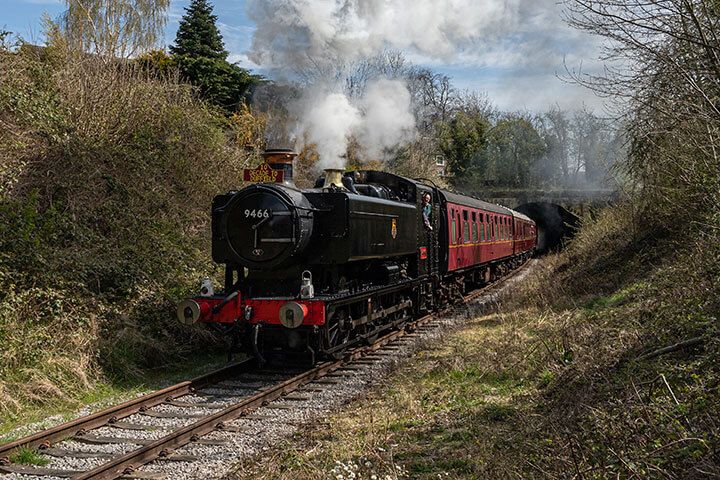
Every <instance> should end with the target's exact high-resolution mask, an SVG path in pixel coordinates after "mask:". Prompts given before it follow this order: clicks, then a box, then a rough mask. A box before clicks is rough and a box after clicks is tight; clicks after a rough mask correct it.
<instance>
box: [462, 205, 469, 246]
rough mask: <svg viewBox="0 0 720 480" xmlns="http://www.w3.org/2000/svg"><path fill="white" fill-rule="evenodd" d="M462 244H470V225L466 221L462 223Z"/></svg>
mask: <svg viewBox="0 0 720 480" xmlns="http://www.w3.org/2000/svg"><path fill="white" fill-rule="evenodd" d="M466 213H467V212H466ZM463 243H470V223H468V221H467V220H465V221H463Z"/></svg>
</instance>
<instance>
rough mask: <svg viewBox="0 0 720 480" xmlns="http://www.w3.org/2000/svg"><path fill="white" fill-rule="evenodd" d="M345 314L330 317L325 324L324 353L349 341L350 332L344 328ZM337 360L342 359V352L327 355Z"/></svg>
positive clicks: (340, 313)
mask: <svg viewBox="0 0 720 480" xmlns="http://www.w3.org/2000/svg"><path fill="white" fill-rule="evenodd" d="M346 320H347V314H346V313H345V312H344V311H341V312H338V313H336V314H335V315H333V316H332V318H331V319H330V321H329V322H327V323H326V324H325V342H324V343H325V351H329V350H333V349H335V348H337V347H340V346H341V345H344V344H345V343H347V342H348V341H349V340H350V330H349V329H347V327H346V323H347V322H346ZM329 355H330V356H331V357H333V358H335V359H336V360H337V359H340V358H342V355H343V353H342V350H340V351H337V352H333V353H330V354H329Z"/></svg>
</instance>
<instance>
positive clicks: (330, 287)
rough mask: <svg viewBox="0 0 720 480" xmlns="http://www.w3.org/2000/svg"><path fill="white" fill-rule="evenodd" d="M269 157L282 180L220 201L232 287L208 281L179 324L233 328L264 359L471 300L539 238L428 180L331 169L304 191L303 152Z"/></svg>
mask: <svg viewBox="0 0 720 480" xmlns="http://www.w3.org/2000/svg"><path fill="white" fill-rule="evenodd" d="M264 157H265V160H266V164H265V165H263V167H264V168H265V169H266V173H267V172H269V173H271V174H273V175H274V174H277V175H275V176H280V177H282V180H283V182H282V183H269V182H265V183H257V184H253V185H250V186H248V187H246V188H244V189H242V190H239V191H231V192H229V193H227V194H224V195H218V196H217V197H216V198H215V199H214V201H213V205H212V256H213V260H214V261H215V262H217V263H220V264H224V265H225V285H224V288H223V291H222V292H218V293H216V292H214V291H213V289H212V286H211V285H204V286H203V291H202V293H201V295H200V296H198V297H195V298H192V299H188V300H186V301H184V302H182V303H181V304H180V305H179V306H178V310H177V314H178V318H179V320H180V321H181V322H183V323H186V324H193V323H196V322H201V323H204V324H208V325H210V326H212V327H213V328H216V329H218V330H220V331H222V332H224V333H227V334H229V335H231V336H232V337H233V338H234V339H235V340H236V343H237V344H239V346H241V348H242V349H243V350H245V351H247V352H248V353H249V354H251V355H254V356H256V357H257V358H259V359H260V360H261V361H264V360H266V359H268V358H269V357H274V356H277V355H280V356H283V357H284V358H286V357H287V356H288V355H299V356H302V357H305V358H308V359H309V361H310V362H313V363H314V362H315V361H316V360H318V359H320V358H339V357H341V356H342V355H343V352H344V351H345V350H346V349H348V348H349V347H351V346H355V345H358V344H362V343H363V342H371V341H373V340H374V339H375V338H376V337H377V336H378V335H380V334H382V333H384V332H386V331H388V330H391V329H396V328H400V327H401V326H402V325H403V324H404V323H405V322H407V321H408V320H409V319H410V318H413V317H415V316H418V315H421V314H424V313H426V312H431V311H433V310H437V309H440V308H442V307H444V306H446V305H448V304H450V303H453V302H455V301H458V300H461V299H462V295H463V294H464V293H465V292H466V291H467V290H469V289H473V288H475V287H477V286H481V285H483V284H485V283H488V282H491V281H492V280H494V279H495V278H497V277H499V276H501V275H503V274H504V273H505V272H506V271H508V270H509V269H512V268H515V267H517V266H519V265H520V264H522V263H523V262H524V261H526V260H527V259H528V258H529V257H530V256H531V255H532V254H533V252H534V250H535V247H536V245H537V231H536V225H535V223H534V222H533V221H532V220H531V219H530V218H528V217H526V216H524V215H522V214H520V213H518V212H515V211H513V210H510V209H508V208H505V207H502V206H499V205H494V204H490V203H487V202H483V201H481V200H478V199H475V198H471V197H468V196H464V195H459V194H456V193H452V192H449V191H447V190H443V189H441V188H438V187H436V186H434V185H433V184H432V182H430V181H421V180H412V179H409V178H404V177H401V176H398V175H394V174H392V173H388V172H380V171H356V172H347V173H345V172H343V171H342V170H326V171H325V175H324V176H323V177H321V178H320V179H319V180H318V182H317V183H316V185H315V188H312V189H305V190H301V189H298V188H297V187H295V186H294V184H293V182H292V163H293V160H294V158H295V157H296V154H294V153H293V152H291V151H289V150H269V151H266V152H265V154H264ZM268 167H269V168H268ZM427 195H429V197H430V202H429V203H430V205H431V206H430V207H426V208H425V210H426V214H425V216H423V207H424V205H423V197H427ZM428 209H429V210H430V213H429V214H427V210H428Z"/></svg>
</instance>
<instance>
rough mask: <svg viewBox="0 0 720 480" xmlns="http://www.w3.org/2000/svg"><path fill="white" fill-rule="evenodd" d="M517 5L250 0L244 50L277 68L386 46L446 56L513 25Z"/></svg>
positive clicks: (486, 0) (479, 0)
mask: <svg viewBox="0 0 720 480" xmlns="http://www.w3.org/2000/svg"><path fill="white" fill-rule="evenodd" d="M528 3H529V2H528ZM520 6H521V0H248V2H247V8H248V15H249V16H250V18H251V19H252V20H254V21H255V22H256V23H257V30H256V32H255V34H254V36H253V42H252V47H251V50H250V52H249V54H250V58H251V59H252V60H253V61H254V62H255V63H257V64H259V65H263V66H265V67H267V68H271V69H276V68H279V69H281V70H282V69H302V68H305V67H306V66H307V65H308V63H309V62H310V63H314V62H317V61H318V60H319V59H320V60H322V59H327V60H329V61H334V62H338V61H353V60H356V59H358V58H363V57H368V56H372V55H374V54H376V53H378V52H379V51H382V50H384V49H387V48H393V49H398V50H409V51H414V52H417V53H419V54H421V55H424V56H428V57H431V58H435V59H442V60H448V59H453V58H455V56H456V55H457V54H458V53H460V52H461V51H463V50H466V49H468V48H469V47H472V46H476V45H478V44H480V43H482V42H485V41H486V40H489V39H494V38H496V37H497V36H498V34H499V33H500V32H502V31H508V30H510V29H512V28H513V27H514V26H515V25H516V24H517V22H518V19H519V13H520ZM523 7H524V8H526V7H529V6H528V5H524V6H523Z"/></svg>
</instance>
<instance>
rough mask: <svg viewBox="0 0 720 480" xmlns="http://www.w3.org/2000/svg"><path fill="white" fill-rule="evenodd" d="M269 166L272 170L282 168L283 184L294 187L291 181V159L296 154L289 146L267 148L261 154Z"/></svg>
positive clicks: (293, 159)
mask: <svg viewBox="0 0 720 480" xmlns="http://www.w3.org/2000/svg"><path fill="white" fill-rule="evenodd" d="M262 156H263V158H264V159H265V163H267V164H268V165H269V166H270V168H272V169H273V170H282V171H283V172H284V173H283V184H285V185H288V186H290V187H294V186H295V183H294V182H293V161H295V159H296V158H297V156H298V154H297V153H296V152H294V151H292V150H290V149H289V148H269V149H267V150H265V151H264V152H263V154H262Z"/></svg>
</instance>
